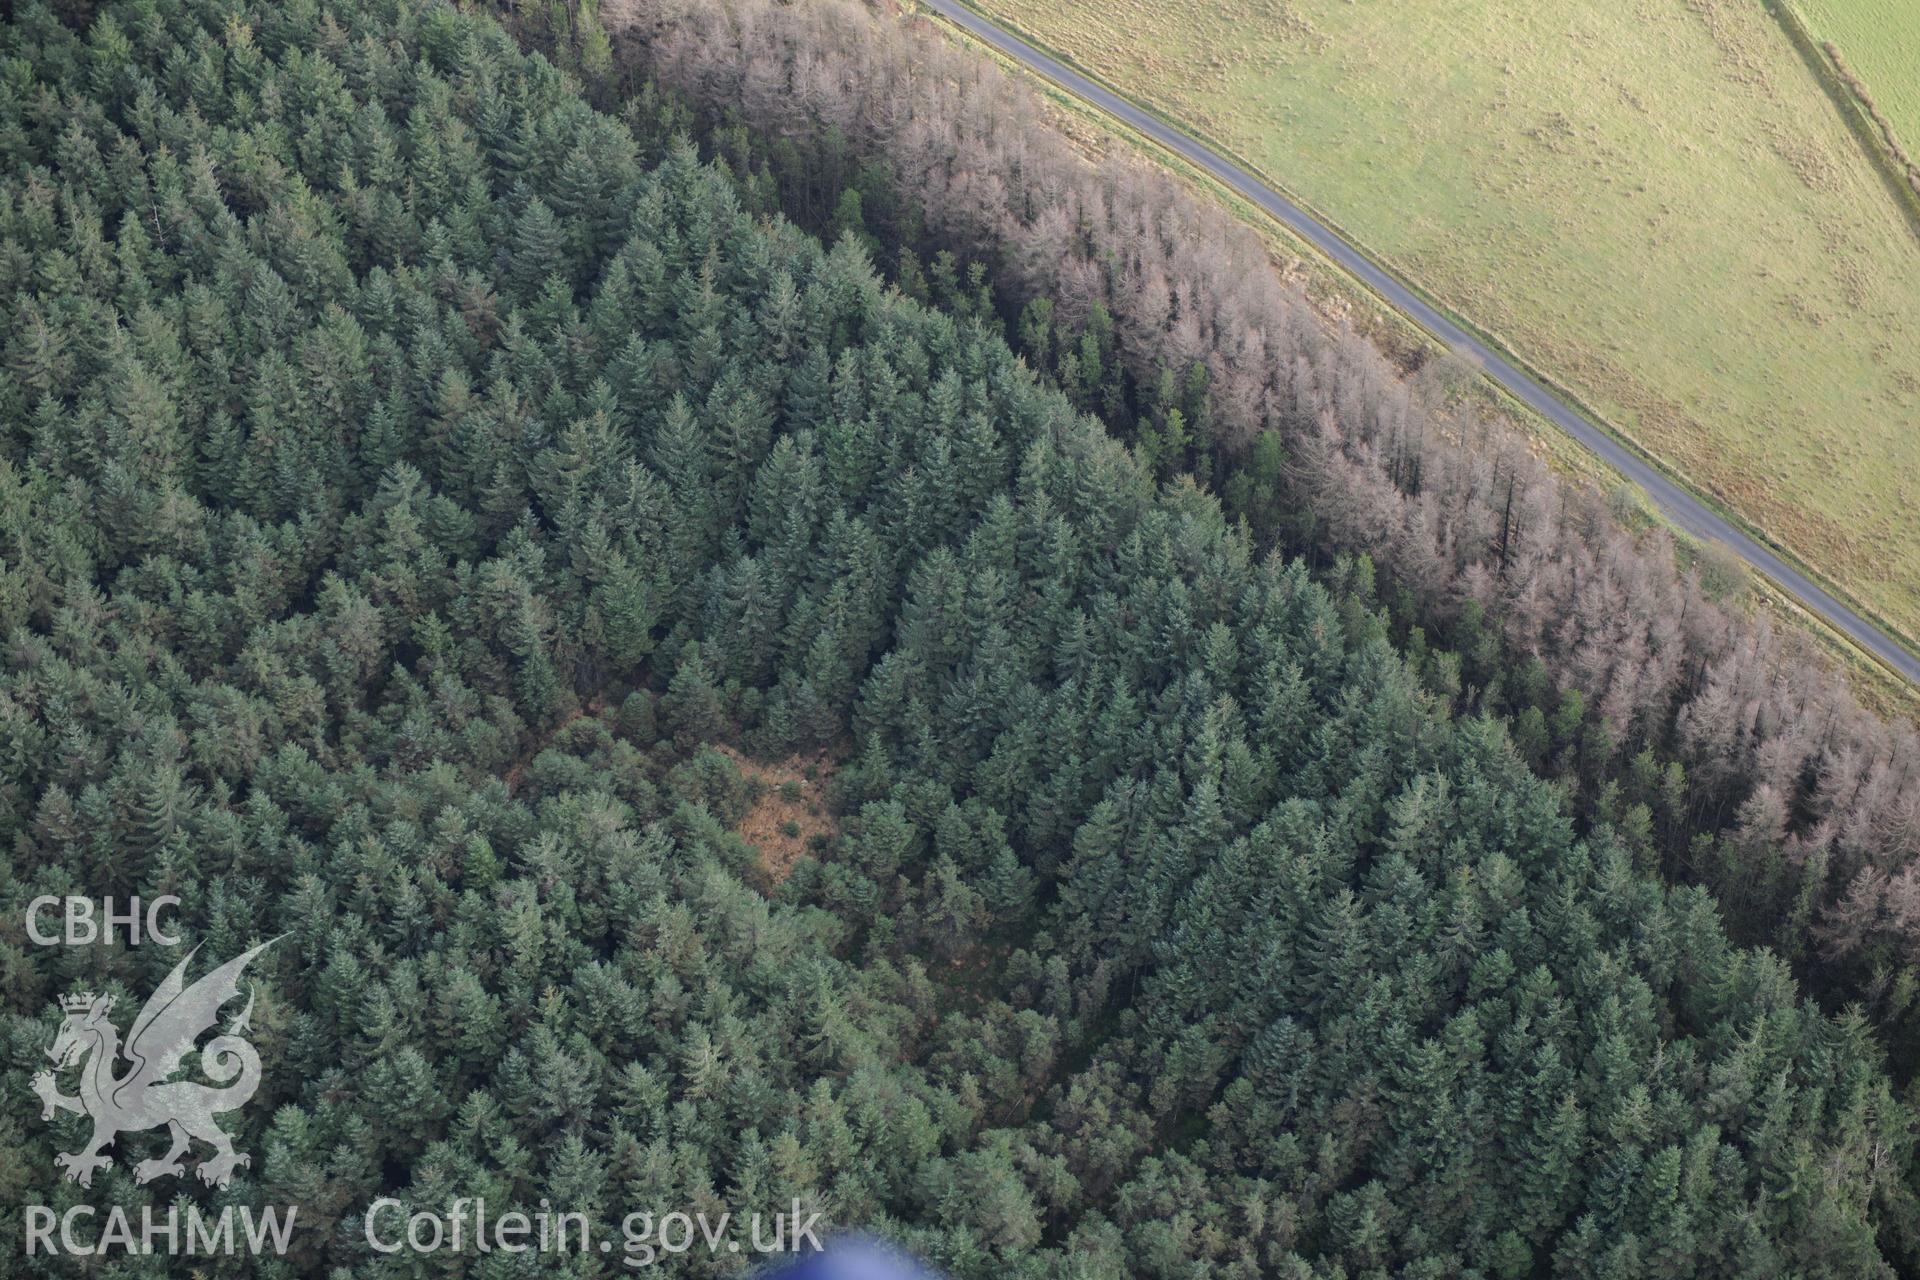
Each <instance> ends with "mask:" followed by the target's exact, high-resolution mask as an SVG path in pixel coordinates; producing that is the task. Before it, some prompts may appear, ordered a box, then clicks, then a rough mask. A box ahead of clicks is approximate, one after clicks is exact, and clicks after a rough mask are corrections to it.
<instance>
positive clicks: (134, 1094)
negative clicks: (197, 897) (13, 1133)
mask: <svg viewBox="0 0 1920 1280" xmlns="http://www.w3.org/2000/svg"><path fill="white" fill-rule="evenodd" d="M276 941H277V939H276ZM272 945H273V942H271V941H270V942H263V943H261V944H260V945H259V946H257V947H255V948H254V949H253V950H251V951H249V952H247V953H246V954H245V955H243V956H240V957H238V958H237V959H233V960H229V961H227V963H225V964H223V965H221V966H220V967H219V968H218V969H215V970H214V971H213V972H211V973H209V974H207V975H206V976H205V977H203V978H201V979H200V980H199V981H198V982H196V983H194V984H193V985H192V986H187V985H186V972H187V964H188V962H189V961H191V960H192V959H193V955H194V952H193V951H189V952H188V953H187V956H186V959H184V960H182V961H181V962H180V963H179V964H177V965H175V966H174V968H173V972H172V973H170V974H168V975H167V978H166V981H164V982H162V983H161V984H160V989H159V990H157V991H155V992H154V993H153V996H152V997H151V998H150V999H149V1000H148V1001H147V1003H146V1006H145V1007H144V1008H142V1009H141V1010H140V1016H139V1017H137V1018H135V1019H134V1020H133V1029H132V1030H131V1031H129V1032H128V1033H127V1043H126V1047H125V1048H124V1049H122V1047H121V1045H120V1033H119V1031H118V1030H117V1029H116V1028H115V1027H114V1025H113V1023H112V1021H110V1020H109V1018H108V1016H107V1015H108V1014H109V1013H110V1012H111V1011H112V1008H113V997H112V996H96V995H93V994H92V993H86V994H80V995H69V996H63V997H61V1000H60V1007H61V1008H62V1009H63V1010H64V1011H65V1012H66V1015H67V1017H66V1021H65V1022H64V1023H62V1024H61V1027H60V1034H59V1035H58V1036H57V1037H56V1038H55V1039H54V1042H53V1047H52V1048H51V1049H49V1050H47V1056H48V1057H49V1058H52V1059H53V1060H54V1063H55V1064H56V1065H55V1067H54V1071H64V1070H66V1069H67V1068H68V1067H70V1066H73V1065H74V1064H75V1063H76V1062H81V1060H82V1059H84V1060H85V1062H84V1065H83V1066H82V1067H81V1071H80V1092H79V1093H78V1094H76V1095H73V1096H69V1095H67V1094H63V1093H61V1092H60V1090H59V1086H58V1085H56V1084H55V1083H54V1071H42V1072H40V1073H39V1074H38V1075H36V1076H34V1078H33V1091H34V1092H35V1093H37V1094H39V1095H40V1102H41V1104H42V1105H41V1112H40V1118H41V1119H42V1120H51V1119H53V1113H54V1112H55V1111H56V1110H59V1111H75V1112H81V1113H83V1114H85V1115H88V1116H90V1117H92V1119H93V1137H92V1138H91V1139H89V1140H88V1142H87V1144H86V1146H84V1147H82V1148H81V1149H80V1150H78V1151H74V1152H62V1153H60V1154H59V1155H57V1156H55V1157H54V1163H56V1164H57V1165H59V1166H60V1167H61V1168H63V1169H65V1170H66V1171H67V1178H68V1180H69V1181H72V1182H77V1183H79V1184H80V1185H81V1186H83V1187H86V1186H91V1185H93V1174H94V1171H95V1170H96V1169H99V1168H101V1167H102V1166H104V1165H108V1164H111V1163H113V1161H112V1158H111V1157H109V1156H105V1155H102V1154H101V1151H102V1150H103V1149H104V1148H106V1147H109V1146H111V1145H113V1140H114V1139H115V1138H116V1137H117V1136H119V1135H120V1134H121V1133H124V1132H128V1131H137V1130H140V1129H154V1128H158V1127H159V1126H161V1125H165V1126H167V1129H168V1130H169V1132H170V1133H171V1135H172V1138H173V1145H172V1146H171V1147H169V1148H168V1149H167V1153H166V1154H165V1155H163V1156H161V1157H160V1158H158V1159H156V1160H142V1161H140V1162H139V1163H138V1164H136V1165H134V1167H133V1176H134V1177H135V1179H137V1180H138V1181H140V1182H151V1181H152V1180H153V1179H155V1178H162V1177H166V1176H167V1175H169V1174H179V1173H182V1172H184V1171H185V1170H184V1166H183V1165H182V1164H181V1163H180V1158H181V1157H182V1156H184V1155H186V1154H187V1152H188V1149H189V1148H190V1147H191V1145H192V1142H193V1140H194V1139H198V1140H199V1141H201V1142H203V1143H205V1144H207V1145H208V1146H210V1147H212V1148H213V1149H214V1154H213V1156H212V1157H211V1158H210V1159H207V1160H205V1161H203V1162H202V1163H201V1165H200V1168H199V1174H200V1180H201V1181H202V1182H205V1183H208V1184H209V1185H212V1186H216V1187H224V1186H226V1185H227V1181H228V1179H229V1178H231V1177H232V1175H233V1170H234V1167H235V1166H237V1165H250V1164H252V1157H250V1156H247V1155H245V1154H243V1153H241V1152H237V1151H235V1150H234V1149H233V1140H232V1139H231V1138H229V1137H228V1136H227V1135H226V1134H225V1133H224V1132H223V1131H222V1130H221V1128H220V1126H219V1125H218V1124H216V1123H214V1119H213V1117H214V1115H215V1114H216V1113H217V1112H221V1111H232V1110H234V1109H235V1108H237V1107H240V1106H243V1105H245V1103H246V1101H247V1099H249V1098H251V1097H252V1096H253V1092H254V1090H255V1089H257V1088H259V1087H260V1055H259V1054H258V1053H256V1052H255V1051H254V1048H253V1046H252V1045H250V1044H248V1043H247V1042H246V1041H245V1040H243V1039H241V1037H240V1033H241V1032H243V1031H245V1030H246V1029H247V1022H248V1018H249V1016H250V1015H251V1014H252V1012H253V996H252V994H251V993H249V994H248V996H247V1003H246V1007H245V1008H243V1009H242V1010H241V1011H240V1016H239V1017H238V1018H236V1019H234V1022H233V1024H232V1025H231V1026H230V1027H228V1028H227V1032H226V1034H224V1035H220V1036H216V1037H214V1038H213V1039H212V1040H209V1041H208V1042H207V1043H206V1045H205V1046H204V1047H203V1048H202V1049H201V1050H200V1069H201V1071H202V1073H203V1074H205V1075H206V1076H207V1078H208V1079H210V1080H212V1081H213V1082H214V1083H213V1084H212V1085H206V1084H200V1083H198V1082H196V1081H192V1080H172V1079H170V1078H169V1077H171V1076H172V1075H173V1074H174V1073H175V1072H177V1071H178V1070H179V1069H180V1065H181V1062H182V1061H183V1060H184V1059H185V1058H186V1056H187V1053H188V1052H189V1051H190V1050H191V1049H192V1048H193V1047H194V1043H195V1042H196V1041H197V1040H198V1039H199V1038H200V1036H201V1034H202V1033H204V1032H205V1031H206V1030H207V1029H208V1028H210V1027H211V1026H213V1023H214V1019H215V1018H216V1017H217V1016H218V1014H219V1012H220V1006H222V1005H224V1004H226V1003H227V1002H228V1001H229V1000H232V999H234V998H235V997H236V996H238V995H239V994H240V975H241V973H242V972H243V971H244V970H245V969H246V967H247V964H248V962H249V961H251V960H252V959H253V958H254V957H255V956H257V955H259V954H260V953H261V952H262V951H265V950H266V949H267V948H268V947H270V946H272ZM198 950H199V948H198V947H196V948H194V951H198ZM122 1056H124V1057H125V1060H126V1062H127V1063H128V1064H129V1065H128V1066H127V1069H126V1071H125V1072H124V1074H122V1075H119V1076H115V1075H114V1068H115V1066H116V1065H117V1062H118V1060H119V1059H120V1058H121V1057H122Z"/></svg>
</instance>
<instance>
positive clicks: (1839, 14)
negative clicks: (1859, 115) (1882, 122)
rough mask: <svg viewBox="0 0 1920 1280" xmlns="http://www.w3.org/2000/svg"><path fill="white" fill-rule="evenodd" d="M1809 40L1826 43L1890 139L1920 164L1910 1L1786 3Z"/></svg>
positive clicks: (1918, 81)
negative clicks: (1882, 118) (1860, 85)
mask: <svg viewBox="0 0 1920 1280" xmlns="http://www.w3.org/2000/svg"><path fill="white" fill-rule="evenodd" d="M1790 3H1791V4H1792V7H1793V10H1794V12H1796V13H1798V14H1799V15H1800V19H1801V21H1802V22H1804V23H1805V24H1806V26H1807V28H1808V30H1810V31H1811V32H1812V33H1813V35H1814V37H1815V38H1816V39H1819V40H1831V41H1832V42H1833V43H1834V45H1835V46H1837V47H1838V48H1839V50H1840V56H1841V57H1842V58H1844V59H1845V60H1846V63H1847V65H1848V66H1849V67H1851V68H1852V69H1853V72H1854V74H1855V75H1857V76H1859V77H1860V78H1861V79H1862V80H1863V81H1865V82H1866V85H1867V91H1868V92H1869V93H1871V94H1872V95H1873V100H1874V102H1875V103H1876V104H1877V105H1878V106H1879V108H1880V110H1881V111H1882V112H1883V113H1884V114H1885V115H1886V116H1887V118H1888V119H1889V120H1891V121H1893V131H1894V135H1895V136H1896V137H1897V138H1899V140H1900V145H1901V146H1902V147H1904V148H1905V149H1906V152H1907V154H1908V155H1909V156H1913V157H1915V158H1916V159H1920V7H1916V6H1915V5H1914V3H1913V0H1790Z"/></svg>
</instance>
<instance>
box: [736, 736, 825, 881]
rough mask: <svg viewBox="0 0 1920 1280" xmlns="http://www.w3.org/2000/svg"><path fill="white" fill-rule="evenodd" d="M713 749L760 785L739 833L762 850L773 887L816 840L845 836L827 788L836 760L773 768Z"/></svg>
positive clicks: (812, 759) (802, 759) (804, 758)
mask: <svg viewBox="0 0 1920 1280" xmlns="http://www.w3.org/2000/svg"><path fill="white" fill-rule="evenodd" d="M713 749H714V750H715V751H718V752H719V753H720V754H721V755H724V756H725V757H726V758H727V759H729V760H731V761H733V764H734V767H735V768H737V769H738V770H740V773H741V776H742V777H745V778H747V779H748V780H749V781H751V782H752V783H753V784H754V792H755V795H754V799H753V803H752V805H751V806H749V807H748V809H747V812H746V816H745V817H743V818H741V819H740V825H739V826H737V827H735V828H734V832H735V834H737V835H738V836H740V838H741V839H743V840H745V841H746V842H747V843H748V844H751V845H752V846H753V847H754V848H755V849H757V850H759V852H760V866H761V869H762V870H764V871H765V872H766V873H767V879H768V881H769V882H770V883H773V884H779V883H780V882H781V881H782V880H785V879H786V878H787V876H788V875H789V874H790V873H791V872H792V871H793V864H794V863H795V862H796V861H798V860H799V858H800V855H801V854H804V853H808V852H811V851H812V846H813V838H814V837H815V836H822V837H830V836H832V835H833V833H834V832H835V831H837V830H839V827H838V825H837V824H836V823H835V822H834V820H833V815H832V814H831V813H829V812H828V811H827V800H826V787H827V783H828V782H830V781H832V779H833V773H834V769H835V764H834V761H833V758H832V757H831V756H829V755H828V754H827V753H826V752H824V751H817V752H814V753H813V754H811V755H798V756H789V757H787V758H786V759H785V760H777V761H773V762H771V763H768V762H763V761H759V760H754V759H751V758H749V757H748V756H746V755H744V754H742V753H741V752H740V751H738V750H736V749H735V748H733V747H728V746H721V745H718V744H716V745H715V746H714V748H713Z"/></svg>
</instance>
